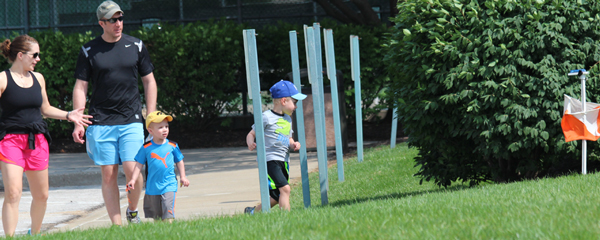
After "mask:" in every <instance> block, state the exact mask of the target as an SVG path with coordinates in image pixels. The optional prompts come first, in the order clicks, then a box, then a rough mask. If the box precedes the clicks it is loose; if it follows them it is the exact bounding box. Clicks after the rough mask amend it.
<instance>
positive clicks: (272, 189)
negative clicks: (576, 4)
mask: <svg viewBox="0 0 600 240" xmlns="http://www.w3.org/2000/svg"><path fill="white" fill-rule="evenodd" d="M267 173H268V174H269V195H270V196H271V197H272V198H273V199H275V201H277V202H279V195H280V192H279V188H281V187H284V186H286V185H289V182H288V180H289V179H290V166H289V165H288V163H287V162H284V161H267Z"/></svg>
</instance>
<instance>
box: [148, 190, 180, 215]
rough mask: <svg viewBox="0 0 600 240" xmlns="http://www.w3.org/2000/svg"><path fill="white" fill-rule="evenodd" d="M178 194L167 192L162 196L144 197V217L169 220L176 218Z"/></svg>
mask: <svg viewBox="0 0 600 240" xmlns="http://www.w3.org/2000/svg"><path fill="white" fill-rule="evenodd" d="M175 195H177V193H176V192H166V193H164V194H162V195H148V194H146V195H145V196H144V215H146V218H154V219H169V218H175Z"/></svg>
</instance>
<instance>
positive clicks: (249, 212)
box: [244, 207, 255, 215]
mask: <svg viewBox="0 0 600 240" xmlns="http://www.w3.org/2000/svg"><path fill="white" fill-rule="evenodd" d="M254 208H255V207H247V208H245V209H244V213H245V214H250V215H254Z"/></svg>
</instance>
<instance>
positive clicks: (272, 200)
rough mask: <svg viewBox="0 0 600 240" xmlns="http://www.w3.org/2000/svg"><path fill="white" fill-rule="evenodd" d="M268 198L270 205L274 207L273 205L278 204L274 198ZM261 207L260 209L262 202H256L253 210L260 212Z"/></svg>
mask: <svg viewBox="0 0 600 240" xmlns="http://www.w3.org/2000/svg"><path fill="white" fill-rule="evenodd" d="M269 199H271V207H274V206H275V205H277V204H278V202H277V201H275V199H273V198H272V197H270V198H269ZM261 209H262V204H258V205H256V207H255V208H254V212H260V210H261Z"/></svg>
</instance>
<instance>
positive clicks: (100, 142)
mask: <svg viewBox="0 0 600 240" xmlns="http://www.w3.org/2000/svg"><path fill="white" fill-rule="evenodd" d="M85 136H86V138H87V139H86V149H87V153H88V156H90V158H91V159H92V160H94V164H96V165H114V164H121V163H122V162H126V161H135V155H136V154H137V153H138V150H139V149H140V147H142V144H144V125H143V124H142V123H141V122H139V123H130V124H127V125H90V126H89V127H88V128H87V131H86V132H85Z"/></svg>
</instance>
